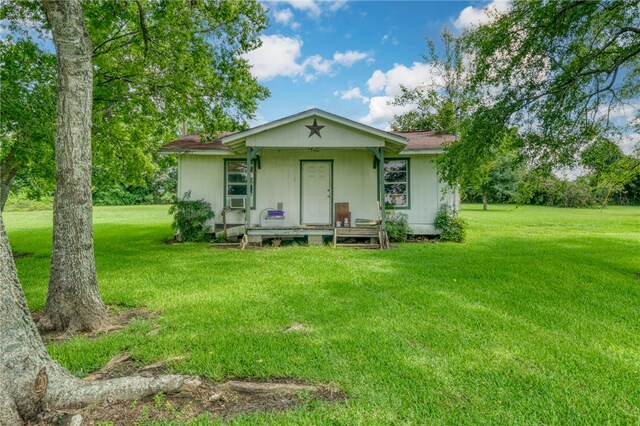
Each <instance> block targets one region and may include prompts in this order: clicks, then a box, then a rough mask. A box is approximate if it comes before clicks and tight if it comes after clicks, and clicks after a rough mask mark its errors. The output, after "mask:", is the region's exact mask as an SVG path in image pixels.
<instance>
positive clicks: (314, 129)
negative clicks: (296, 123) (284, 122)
mask: <svg viewBox="0 0 640 426" xmlns="http://www.w3.org/2000/svg"><path fill="white" fill-rule="evenodd" d="M304 127H306V128H307V129H309V137H311V136H313V135H318V137H319V138H321V137H322V135H321V134H320V129H322V128H323V127H324V126H318V120H316V119H315V118H314V119H313V125H311V126H307V125H305V126H304Z"/></svg>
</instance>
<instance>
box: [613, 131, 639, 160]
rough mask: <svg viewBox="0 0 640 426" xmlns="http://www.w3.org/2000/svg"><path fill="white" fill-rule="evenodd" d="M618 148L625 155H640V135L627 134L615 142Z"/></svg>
mask: <svg viewBox="0 0 640 426" xmlns="http://www.w3.org/2000/svg"><path fill="white" fill-rule="evenodd" d="M617 143H618V146H619V147H620V149H621V150H622V152H624V153H625V154H627V155H630V154H634V153H638V154H640V133H628V134H626V135H622V136H621V137H620V138H619V139H618V140H617Z"/></svg>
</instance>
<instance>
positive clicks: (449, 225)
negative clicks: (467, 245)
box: [433, 205, 467, 243]
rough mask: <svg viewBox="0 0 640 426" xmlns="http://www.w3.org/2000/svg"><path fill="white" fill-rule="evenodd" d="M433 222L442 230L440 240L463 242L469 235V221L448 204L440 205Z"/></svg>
mask: <svg viewBox="0 0 640 426" xmlns="http://www.w3.org/2000/svg"><path fill="white" fill-rule="evenodd" d="M433 224H434V226H435V227H436V229H438V230H440V231H442V233H441V234H440V241H453V242H456V243H462V242H464V240H465V238H466V237H467V221H466V220H464V219H463V218H461V217H460V216H458V214H457V212H456V211H454V210H453V209H451V207H449V206H447V205H443V206H442V207H440V210H439V211H438V214H437V215H436V220H435V221H434V223H433Z"/></svg>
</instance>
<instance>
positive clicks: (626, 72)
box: [445, 0, 640, 180]
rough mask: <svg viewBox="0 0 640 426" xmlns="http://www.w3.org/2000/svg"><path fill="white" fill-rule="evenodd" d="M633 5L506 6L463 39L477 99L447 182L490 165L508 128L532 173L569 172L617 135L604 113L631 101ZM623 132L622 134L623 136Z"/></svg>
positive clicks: (637, 88)
mask: <svg viewBox="0 0 640 426" xmlns="http://www.w3.org/2000/svg"><path fill="white" fill-rule="evenodd" d="M638 5H639V3H638V1H637V0H601V1H582V0H565V1H542V0H514V1H513V2H512V3H511V5H510V9H509V10H508V11H506V12H504V13H494V14H493V16H491V21H490V22H489V23H487V24H484V25H481V26H478V27H476V28H473V29H472V30H471V31H470V32H468V33H467V34H466V35H465V41H466V51H467V54H468V57H469V58H470V59H471V60H470V65H471V68H470V75H471V79H470V80H471V82H472V83H473V89H474V91H476V93H478V94H479V95H480V96H478V97H477V99H478V100H479V102H478V103H477V105H476V106H475V108H474V114H473V120H472V121H471V122H470V123H469V125H468V126H467V128H468V130H467V137H466V138H462V139H461V141H460V147H459V149H458V154H459V156H460V158H463V159H464V160H465V161H459V162H456V163H452V165H453V166H454V167H452V168H450V169H449V170H447V172H446V173H445V177H446V178H447V180H452V179H455V176H456V174H457V173H459V172H460V171H461V168H463V167H468V166H465V163H466V164H467V165H471V166H473V165H474V164H476V163H477V162H478V161H481V159H482V158H484V157H487V156H490V155H491V152H492V151H494V150H495V146H496V145H499V143H500V142H499V139H491V138H485V137H483V136H482V135H483V134H486V133H487V132H492V133H494V134H495V133H498V134H499V133H502V132H505V131H506V129H508V128H511V127H517V128H518V129H519V130H518V131H519V133H520V135H521V136H522V142H523V152H524V153H525V154H526V155H527V156H528V158H529V159H530V161H531V163H532V164H535V165H537V166H539V165H544V164H546V165H547V166H558V165H562V166H571V165H574V164H576V163H577V162H578V161H579V158H580V155H579V154H580V152H581V151H582V150H583V149H584V148H585V147H587V146H589V145H590V144H593V143H595V142H596V141H597V140H598V137H600V136H610V135H612V134H614V133H615V132H618V131H621V130H622V131H623V132H624V131H625V129H620V128H616V127H617V126H615V125H614V124H615V123H614V122H613V121H612V120H610V112H611V111H613V110H614V108H618V107H621V106H623V105H625V104H628V103H632V102H633V101H635V100H637V99H638V97H640V83H639V82H640V78H639V77H640V7H638ZM626 131H628V128H627V129H626Z"/></svg>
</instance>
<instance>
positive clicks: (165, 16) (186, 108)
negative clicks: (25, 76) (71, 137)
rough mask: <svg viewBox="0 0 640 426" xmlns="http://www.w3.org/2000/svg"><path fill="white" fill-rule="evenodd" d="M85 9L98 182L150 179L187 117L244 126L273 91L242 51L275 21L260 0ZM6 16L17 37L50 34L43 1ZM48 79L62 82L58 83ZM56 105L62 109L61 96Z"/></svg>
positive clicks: (106, 2)
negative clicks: (163, 147)
mask: <svg viewBox="0 0 640 426" xmlns="http://www.w3.org/2000/svg"><path fill="white" fill-rule="evenodd" d="M83 8H84V13H85V18H86V25H87V29H88V32H89V35H90V37H91V40H92V43H93V65H94V102H93V129H92V131H93V157H94V171H93V182H94V185H97V186H108V185H114V184H138V185H139V184H144V182H145V181H148V180H149V176H151V175H152V174H153V172H154V171H155V170H156V169H157V158H156V151H157V147H158V146H159V145H160V144H162V143H163V142H166V141H167V139H171V138H174V137H175V136H176V134H177V130H178V129H179V128H180V124H181V123H182V122H183V121H186V122H188V123H189V125H190V126H191V127H192V128H194V130H195V129H198V130H199V131H202V132H206V133H210V134H216V133H218V132H219V131H221V130H236V129H240V128H243V127H246V125H247V120H248V119H250V118H251V117H253V115H254V113H255V111H256V109H257V106H258V102H259V101H260V100H262V99H265V98H266V97H267V96H268V91H267V89H266V88H264V87H262V86H261V85H260V84H258V82H257V81H256V79H255V78H254V77H252V76H251V73H250V69H249V65H248V63H247V61H246V60H245V59H243V58H242V57H241V55H242V54H243V53H246V52H248V51H250V50H252V49H254V48H256V47H258V45H259V44H260V39H259V34H260V32H261V31H262V30H263V29H264V28H265V27H266V15H265V11H264V9H263V8H262V6H261V5H260V4H258V3H257V2H255V1H252V0H243V1H236V0H220V1H216V2H208V1H199V0H192V1H172V0H160V1H146V0H116V1H113V0H96V1H92V2H84V3H83ZM0 19H7V20H8V23H9V28H10V30H11V31H12V32H13V33H14V34H15V35H16V37H19V38H21V39H24V40H29V39H30V38H32V37H34V34H40V38H41V39H42V38H44V39H45V40H46V39H47V23H46V20H45V19H44V15H43V13H42V10H41V8H40V4H39V3H37V2H31V1H15V2H11V4H8V3H4V4H3V5H2V6H0ZM27 23H28V25H27ZM39 42H40V44H44V45H46V42H44V43H42V41H41V40H40V41H39ZM26 61H27V62H28V66H34V67H35V66H36V62H35V59H34V60H31V59H29V58H27V59H26ZM54 66H55V62H53V63H48V64H47V68H46V73H47V74H50V73H52V72H53V73H55V68H53V67H54ZM31 81H33V82H35V81H39V80H37V79H32V80H31ZM47 83H48V84H50V86H51V87H52V88H53V87H54V83H55V81H49V80H48V81H47ZM4 90H6V86H5V87H3V91H4ZM3 98H4V96H3ZM46 108H47V109H51V108H54V109H55V99H48V104H47V105H46ZM40 115H42V114H40ZM39 123H40V126H41V127H42V128H46V126H45V125H46V124H47V123H44V122H39ZM51 135H52V134H51ZM47 143H48V144H49V145H47V147H50V146H51V145H50V144H52V137H51V138H49V140H48V142H47ZM28 145H29V143H28V141H27V140H26V139H21V140H16V142H15V143H14V144H13V145H12V146H11V149H12V150H17V151H20V153H17V154H16V155H17V156H21V157H23V158H27V157H28V158H30V159H32V160H33V161H35V159H34V153H31V152H30V151H29V147H28ZM37 152H38V155H40V157H41V158H40V160H38V161H42V162H44V163H46V164H48V165H50V164H52V163H53V161H54V160H53V150H52V149H50V148H47V149H45V148H44V147H41V148H38V150H37ZM5 155H6V154H5ZM25 164H26V163H25ZM43 177H48V178H49V179H52V176H51V175H47V176H43Z"/></svg>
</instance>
